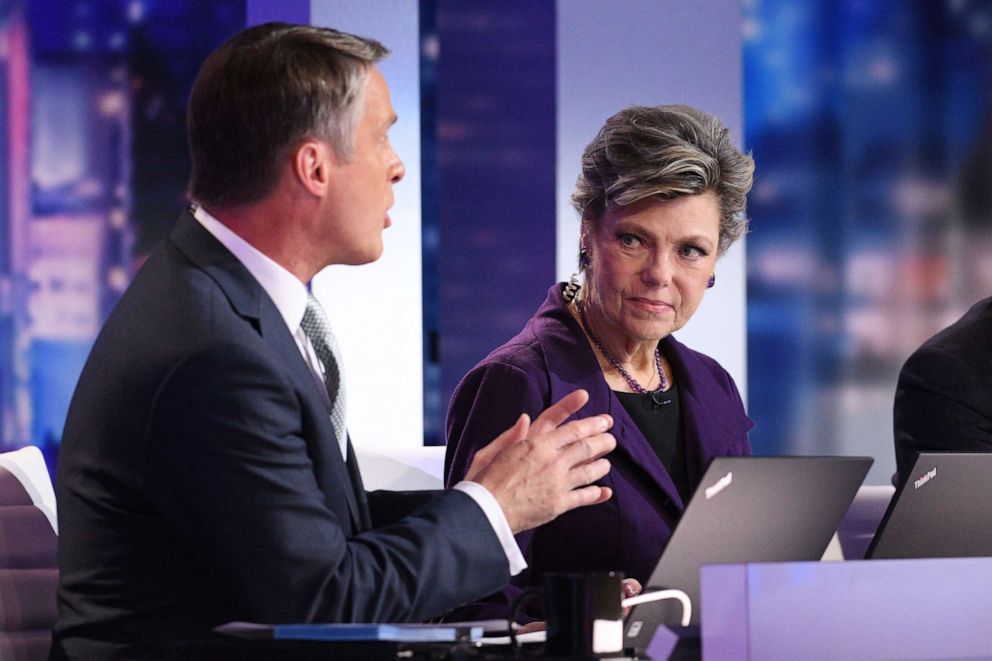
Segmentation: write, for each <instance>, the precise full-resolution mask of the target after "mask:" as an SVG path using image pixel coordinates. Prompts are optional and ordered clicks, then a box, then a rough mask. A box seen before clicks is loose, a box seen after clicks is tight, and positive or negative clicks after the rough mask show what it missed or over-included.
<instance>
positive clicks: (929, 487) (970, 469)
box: [865, 452, 992, 559]
mask: <svg viewBox="0 0 992 661" xmlns="http://www.w3.org/2000/svg"><path fill="white" fill-rule="evenodd" d="M982 556H992V453H971V452H959V453H950V452H932V453H928V452H924V453H921V454H920V455H919V457H917V459H916V464H915V465H914V466H913V470H912V471H911V472H910V474H909V479H907V480H906V483H905V484H903V485H902V487H901V488H900V489H899V490H898V491H897V492H896V495H895V496H894V497H893V498H892V502H891V503H889V508H888V510H886V512H885V516H884V517H883V518H882V522H881V523H880V524H879V526H878V532H876V533H875V538H874V539H873V540H872V543H871V546H869V547H868V553H867V554H866V556H865V557H867V558H872V559H879V558H970V557H982Z"/></svg>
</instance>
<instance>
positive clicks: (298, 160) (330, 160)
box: [292, 140, 336, 197]
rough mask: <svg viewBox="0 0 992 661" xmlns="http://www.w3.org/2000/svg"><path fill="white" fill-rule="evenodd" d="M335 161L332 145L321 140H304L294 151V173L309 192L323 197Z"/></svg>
mask: <svg viewBox="0 0 992 661" xmlns="http://www.w3.org/2000/svg"><path fill="white" fill-rule="evenodd" d="M335 162H336V160H335V158H334V153H333V151H332V150H331V147H330V145H328V144H327V143H325V142H322V141H320V140H304V141H303V142H301V143H300V145H299V146H298V147H297V148H296V151H294V152H293V159H292V167H293V174H294V175H295V177H296V180H297V181H298V182H299V183H300V185H301V186H303V188H305V189H306V190H307V192H309V193H310V194H312V195H315V196H317V197H323V196H324V194H325V193H326V192H327V186H328V184H329V183H330V180H331V171H332V166H333V165H334V164H335Z"/></svg>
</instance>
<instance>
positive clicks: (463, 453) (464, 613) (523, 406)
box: [445, 363, 551, 620]
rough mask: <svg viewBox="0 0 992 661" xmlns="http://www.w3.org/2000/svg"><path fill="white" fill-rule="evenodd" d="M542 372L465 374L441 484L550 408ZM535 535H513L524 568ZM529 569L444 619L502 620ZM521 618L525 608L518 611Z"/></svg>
mask: <svg viewBox="0 0 992 661" xmlns="http://www.w3.org/2000/svg"><path fill="white" fill-rule="evenodd" d="M549 397H550V387H549V386H548V385H547V376H546V375H545V374H544V373H543V371H542V372H541V373H540V374H531V373H528V372H527V371H525V370H524V369H522V368H520V367H518V366H515V365H509V364H506V363H488V364H485V365H481V366H478V367H476V368H474V369H473V370H472V371H471V372H469V373H468V374H467V375H466V376H465V378H464V379H462V381H461V383H459V384H458V387H457V388H456V389H455V392H454V394H453V395H452V398H451V404H450V406H449V407H448V416H447V421H446V432H447V452H446V455H445V484H446V485H447V486H449V487H450V486H452V485H454V484H456V483H457V482H459V481H460V480H462V479H464V477H465V474H466V473H467V472H468V469H469V467H470V466H471V464H472V459H473V458H474V457H475V453H476V452H478V451H479V450H480V449H482V448H483V447H485V446H486V445H488V444H489V443H490V442H491V441H492V440H493V439H495V438H496V437H497V436H499V435H500V434H501V433H503V432H504V431H506V430H507V429H508V428H510V427H511V426H513V424H514V423H515V422H516V421H517V418H519V417H520V414H521V413H527V414H528V415H530V416H531V419H532V420H533V419H534V418H536V417H537V416H538V415H539V414H540V413H541V412H542V411H543V410H544V409H545V408H547V407H548V406H549V405H550V403H551V402H550V401H548V400H549ZM532 538H533V531H529V530H528V531H525V532H522V533H519V534H517V535H516V540H517V544H518V545H519V547H520V550H521V552H522V553H523V556H524V559H525V560H526V561H527V564H528V565H530V564H531V563H532V548H531V541H532ZM530 580H531V579H530V570H524V571H523V572H521V573H520V574H518V575H517V576H514V577H513V578H512V580H511V583H510V584H509V585H507V586H506V587H505V588H504V589H503V590H502V591H501V592H499V593H495V594H493V595H491V596H490V597H488V598H486V599H484V600H481V601H477V602H475V603H473V604H470V605H469V606H467V607H465V608H462V609H459V610H458V611H456V612H455V613H452V614H451V615H450V616H448V617H447V619H448V620H464V619H489V618H499V617H506V616H508V615H509V613H510V608H511V607H512V606H513V604H514V602H515V601H516V599H517V597H518V596H520V594H521V593H522V591H523V589H524V588H526V587H528V585H529V583H530ZM522 612H523V613H524V614H525V615H526V613H527V612H528V610H527V609H525V610H524V611H522Z"/></svg>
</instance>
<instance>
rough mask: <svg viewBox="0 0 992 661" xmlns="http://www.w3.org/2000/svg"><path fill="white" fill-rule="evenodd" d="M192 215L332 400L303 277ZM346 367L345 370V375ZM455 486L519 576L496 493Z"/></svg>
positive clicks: (198, 212)
mask: <svg viewBox="0 0 992 661" xmlns="http://www.w3.org/2000/svg"><path fill="white" fill-rule="evenodd" d="M192 213H193V217H194V218H196V220H197V221H198V222H199V223H200V224H201V225H202V226H203V228H204V229H206V230H207V231H208V232H210V234H212V235H213V237H214V238H215V239H217V240H218V241H220V242H221V244H223V246H224V247H225V248H227V249H228V250H229V251H231V253H232V254H233V255H234V256H235V257H236V258H237V259H238V261H240V262H241V263H242V264H243V265H244V267H245V268H246V269H248V272H249V273H251V275H252V276H253V277H254V278H255V280H257V281H258V284H260V285H261V286H262V289H264V290H265V293H266V294H268V295H269V298H271V299H272V302H273V303H275V306H276V309H278V310H279V314H281V315H282V318H283V321H285V322H286V326H287V327H288V328H289V332H290V333H291V334H292V335H293V339H294V340H296V346H297V347H298V348H299V350H300V353H301V354H302V355H303V359H304V360H305V361H306V364H307V366H308V367H309V368H310V373H311V374H312V375H313V378H314V382H315V383H316V384H317V386H318V387H317V390H318V392H320V393H321V396H322V397H324V399H325V401H327V402H328V403H330V398H329V397H328V395H327V388H326V386H325V385H324V366H323V364H322V363H321V362H320V360H319V359H318V358H317V354H316V352H315V351H314V348H313V345H312V344H311V343H310V340H309V339H308V338H307V336H306V333H304V332H303V328H302V326H301V323H302V321H303V313H304V312H305V311H306V307H307V288H306V285H304V284H303V283H302V282H300V280H299V279H298V278H297V277H296V276H295V275H293V274H292V273H290V272H289V271H287V270H286V269H284V268H283V267H282V266H280V265H279V264H277V263H276V262H275V261H273V260H272V259H270V258H269V257H267V256H266V255H264V254H263V253H262V252H261V251H260V250H258V249H257V248H255V246H253V245H251V244H250V243H248V242H247V241H245V240H244V239H243V238H241V237H240V236H238V235H237V234H236V233H234V232H233V231H232V230H231V229H230V228H229V227H228V226H227V225H225V224H224V223H222V222H220V221H219V220H217V219H216V218H214V217H213V216H211V215H210V214H209V213H208V212H207V211H206V210H205V209H204V208H203V207H201V206H199V205H198V204H194V205H193V206H192ZM343 374H344V370H342V375H343ZM338 444H339V446H340V449H341V456H342V457H343V458H345V459H346V460H347V456H348V441H347V438H339V439H338ZM452 488H453V489H457V490H458V491H462V492H464V493H465V494H467V495H468V496H469V497H470V498H472V500H474V501H475V502H476V504H478V505H479V507H481V508H482V511H483V512H484V513H485V515H486V518H487V519H488V520H489V524H490V525H491V526H492V528H493V531H494V532H495V533H496V536H497V537H498V538H499V541H500V544H501V545H502V547H503V552H504V553H505V554H506V560H507V563H508V564H509V568H510V575H511V576H516V575H517V574H519V573H520V572H522V571H523V570H524V569H526V568H527V561H526V560H524V557H523V554H522V553H521V552H520V547H519V546H518V545H517V541H516V540H515V539H514V537H513V531H512V530H511V529H510V524H509V523H508V522H507V520H506V515H504V514H503V509H502V508H501V507H500V506H499V503H498V502H496V499H495V498H494V497H493V495H492V494H491V493H490V492H489V490H488V489H486V488H485V487H484V486H482V485H481V484H479V483H477V482H469V481H467V480H466V481H462V482H459V483H458V484H456V485H455V486H454V487H452Z"/></svg>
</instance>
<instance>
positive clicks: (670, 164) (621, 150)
mask: <svg viewBox="0 0 992 661" xmlns="http://www.w3.org/2000/svg"><path fill="white" fill-rule="evenodd" d="M753 175H754V161H753V160H752V159H751V156H750V155H748V154H744V153H742V152H741V151H740V150H739V149H737V147H736V146H734V143H733V141H732V140H731V138H730V132H729V131H728V130H727V128H726V127H725V126H724V125H723V123H722V122H721V121H720V120H719V119H718V118H716V117H714V116H713V115H709V114H707V113H705V112H702V111H701V110H696V109H695V108H691V107H689V106H682V105H669V106H655V107H646V106H631V107H630V108H627V109H625V110H621V111H620V112H618V113H617V114H615V115H613V116H612V117H610V118H609V119H608V120H606V124H604V125H603V128H602V129H600V131H599V133H598V134H597V135H596V137H595V138H594V139H593V141H592V142H590V143H589V146H587V147H586V149H585V152H583V154H582V174H580V175H579V179H578V181H576V183H575V192H574V193H573V194H572V205H573V206H574V207H575V209H576V211H578V212H579V215H580V216H581V217H582V221H583V223H586V222H590V223H593V224H595V223H596V222H598V221H599V219H600V218H602V216H603V214H604V213H605V212H606V210H607V209H610V208H616V207H622V206H626V205H628V204H633V203H634V202H638V201H640V200H643V199H646V198H650V197H653V198H657V199H660V200H670V199H672V198H676V197H682V196H685V195H699V194H701V193H705V192H706V191H713V192H714V193H716V196H717V198H718V199H719V201H720V243H719V252H720V253H721V254H722V253H724V252H725V251H726V250H727V248H729V247H730V245H731V244H732V243H733V242H734V241H736V240H737V239H738V238H740V237H741V236H742V235H743V234H744V233H745V232H747V226H748V218H747V193H748V191H749V190H751V183H752V181H753Z"/></svg>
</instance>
